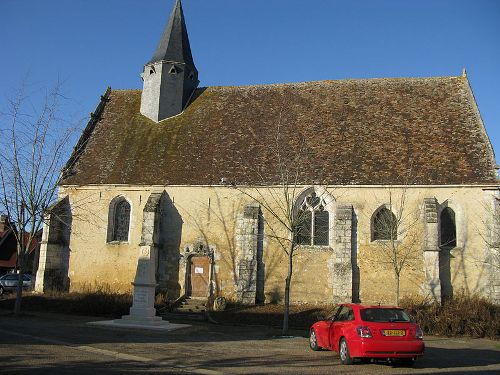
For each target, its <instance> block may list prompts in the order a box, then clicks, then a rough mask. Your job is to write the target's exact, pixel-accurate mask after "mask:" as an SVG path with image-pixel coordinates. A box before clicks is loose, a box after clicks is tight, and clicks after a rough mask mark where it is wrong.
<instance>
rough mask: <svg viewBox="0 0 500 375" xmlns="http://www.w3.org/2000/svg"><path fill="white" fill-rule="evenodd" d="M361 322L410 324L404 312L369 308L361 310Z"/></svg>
mask: <svg viewBox="0 0 500 375" xmlns="http://www.w3.org/2000/svg"><path fill="white" fill-rule="evenodd" d="M360 313H361V320H363V321H365V322H410V321H411V319H410V317H409V316H408V314H407V313H406V312H404V311H403V310H400V309H383V308H371V309H362V310H361V311H360Z"/></svg>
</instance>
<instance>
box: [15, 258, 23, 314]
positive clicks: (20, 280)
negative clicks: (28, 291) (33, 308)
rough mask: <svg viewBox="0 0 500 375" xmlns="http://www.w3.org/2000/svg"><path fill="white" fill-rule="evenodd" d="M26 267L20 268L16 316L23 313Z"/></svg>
mask: <svg viewBox="0 0 500 375" xmlns="http://www.w3.org/2000/svg"><path fill="white" fill-rule="evenodd" d="M23 279H24V267H23V266H22V265H21V266H20V267H19V278H18V279H17V289H16V302H15V304H14V315H19V314H20V313H21V301H22V298H23Z"/></svg>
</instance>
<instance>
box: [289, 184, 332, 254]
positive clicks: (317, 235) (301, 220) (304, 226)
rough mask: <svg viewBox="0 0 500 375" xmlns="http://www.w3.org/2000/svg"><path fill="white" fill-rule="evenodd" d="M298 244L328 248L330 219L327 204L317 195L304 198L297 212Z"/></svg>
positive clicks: (313, 194)
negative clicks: (326, 208)
mask: <svg viewBox="0 0 500 375" xmlns="http://www.w3.org/2000/svg"><path fill="white" fill-rule="evenodd" d="M296 221H297V233H296V238H297V244H299V245H309V246H328V245H329V228H330V217H329V213H328V211H326V210H325V202H324V200H323V199H322V198H321V197H318V196H317V195H316V193H314V192H313V193H311V194H309V195H308V196H307V197H305V198H304V200H303V201H302V204H301V205H300V208H299V210H298V212H297V217H296Z"/></svg>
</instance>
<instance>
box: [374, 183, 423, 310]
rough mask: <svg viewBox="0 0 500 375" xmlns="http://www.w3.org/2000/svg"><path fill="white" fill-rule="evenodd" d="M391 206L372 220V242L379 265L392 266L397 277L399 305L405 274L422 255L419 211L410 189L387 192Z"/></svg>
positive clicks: (395, 299) (396, 300)
mask: <svg viewBox="0 0 500 375" xmlns="http://www.w3.org/2000/svg"><path fill="white" fill-rule="evenodd" d="M386 202H387V203H386V204H385V205H384V206H383V207H381V208H380V209H379V210H378V211H377V212H376V213H375V214H374V216H373V217H372V224H373V225H372V233H371V237H372V241H374V243H375V246H376V248H377V252H376V258H377V262H379V263H381V264H386V265H388V266H389V267H390V268H391V270H392V272H393V275H394V302H395V304H396V305H398V304H399V299H400V283H401V274H402V273H403V271H404V270H406V269H407V268H408V267H409V266H411V265H412V264H413V263H414V262H415V260H416V258H417V255H418V249H417V244H418V243H419V240H420V238H419V231H418V230H417V228H416V227H417V225H418V223H419V216H420V215H419V212H418V209H411V207H410V204H409V202H408V188H407V187H402V188H399V189H397V190H395V189H392V188H388V189H387V201H386Z"/></svg>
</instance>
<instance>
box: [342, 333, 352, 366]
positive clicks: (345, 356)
mask: <svg viewBox="0 0 500 375" xmlns="http://www.w3.org/2000/svg"><path fill="white" fill-rule="evenodd" d="M339 347H340V349H339V354H340V362H341V363H342V364H343V365H352V358H351V355H350V354H349V347H348V346H347V341H346V339H345V338H343V337H342V338H341V339H340V346H339Z"/></svg>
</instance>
